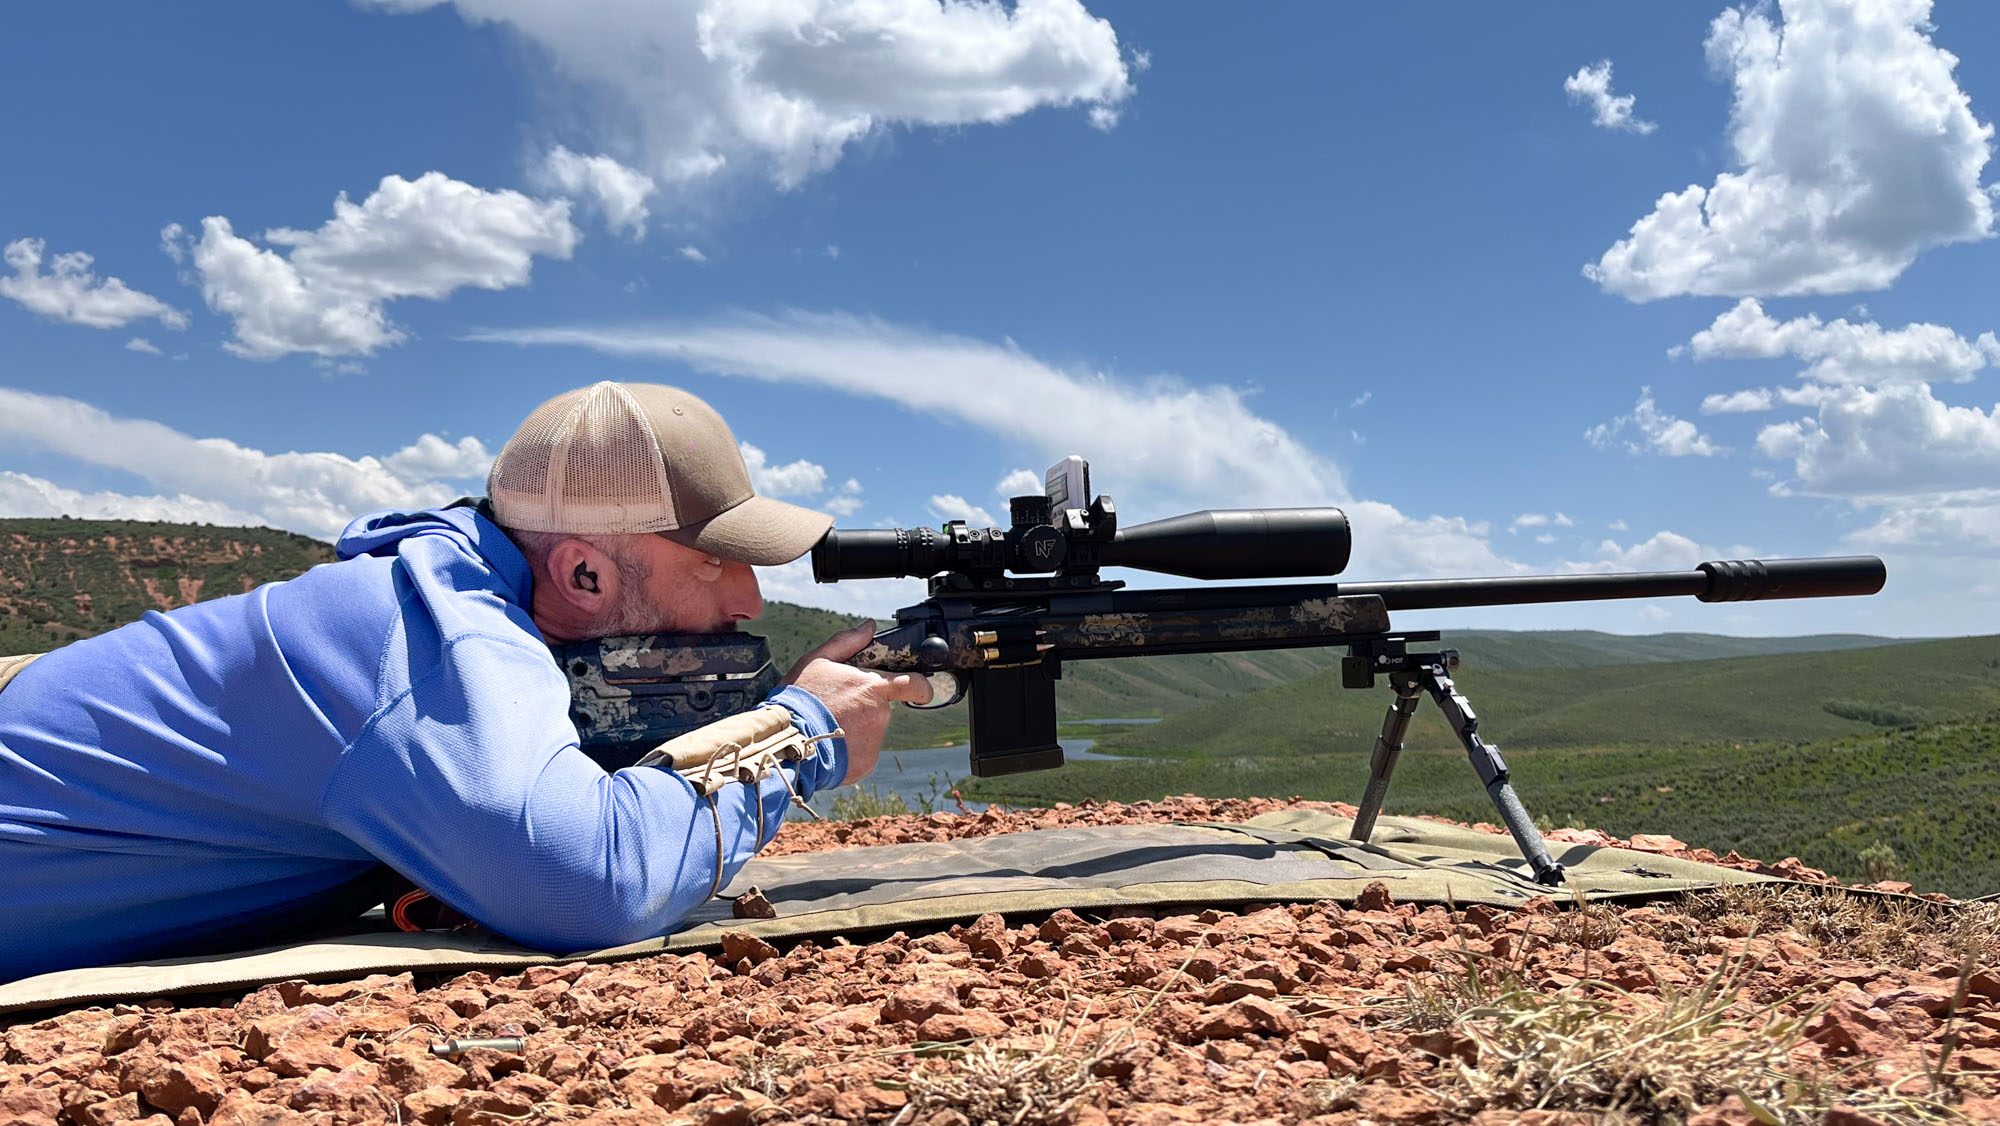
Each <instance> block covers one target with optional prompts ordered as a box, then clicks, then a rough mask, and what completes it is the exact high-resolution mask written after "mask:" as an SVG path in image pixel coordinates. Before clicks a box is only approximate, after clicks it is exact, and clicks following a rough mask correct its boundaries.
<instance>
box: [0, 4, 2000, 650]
mask: <svg viewBox="0 0 2000 1126" xmlns="http://www.w3.org/2000/svg"><path fill="white" fill-rule="evenodd" d="M627 7H628V6H627V5H623V4H619V3H615V2H612V0H604V2H601V3H581V4H573V5H567V6H564V8H563V9H562V12H563V13H564V14H560V15H559V14H557V9H556V8H555V7H554V6H552V5H532V4H527V3H514V2H507V0H455V2H444V3H435V4H432V3H426V2H425V0H383V2H369V3H356V4H345V3H294V4H285V5H270V4H254V3H216V4H206V5H200V6H188V7H174V8H169V7H165V6H159V5H117V6H111V5H97V4H91V3H76V4H69V5H61V6H25V5H9V6H7V7H6V8H5V9H4V11H0V38H4V39H5V41H6V42H8V43H10V44H12V45H14V46H15V48H16V49H15V50H14V51H13V52H11V53H10V54H11V56H12V58H13V62H12V64H11V65H10V66H9V68H7V70H6V72H5V73H4V75H0V96H4V99H5V103H6V104H7V105H9V106H10V107H15V109H14V112H10V113H9V114H7V115H6V116H5V118H4V119H0V143H4V146H5V151H7V152H8V154H9V155H10V157H11V159H10V161H9V165H10V170H11V172H12V174H11V175H9V176H6V177H0V244H5V245H6V247H7V259H6V263H7V265H6V267H5V268H4V269H0V513H4V514H7V515H52V514H55V513H58V512H69V513H73V514H77V515H96V516H145V517H168V518H182V519H206V520H211V521H213V522H259V523H269V524H273V525H276V526H281V527H287V528H291V529H293V530H297V531H301V532H305V533H307V534H313V535H319V536H322V537H330V536H331V535H332V534H334V532H336V531H337V530H338V528H339V526H340V525H341V524H342V523H343V522H344V521H345V519H346V518H347V517H348V516H351V515H354V514H358V513H359V512H362V511H367V510H370V509H373V508H380V507H387V506H396V505H420V504H426V503H434V502H436V501H437V500H440V499H449V498H450V497H452V496H456V495H459V494H461V493H465V492H471V491H476V490H477V488H478V486H479V483H480V480H481V477H482V475H483V471H484V466H485V464H486V462H487V460H488V459H489V458H490V455H491V453H492V452H493V451H495V450H497V449H498V448H499V447H500V445H501V444H502V443H503V442H504V441H505V440H506V438H507V436H508V435H509V434H510V433H511V432H512V430H513V428H514V427H515V425H517V424H518V422H519V421H520V419H521V418H522V417H524V416H525V415H526V414H527V412H528V411H529V410H530V409H532V408H533V406H534V405H535V404H536V403H538V402H540V401H541V400H543V399H545V398H547V397H548V396H550V395H552V394H555V393H557V392H559V391H562V390H566V389H568V388H571V387H574V386H578V385H581V384H585V383H588V382H591V381H594V380H597V379H602V378H610V379H624V380H642V381H654V382H666V383H673V384H677V385H681V386H685V387H688V388H689V389H691V390H694V391H695V392H696V393H698V394H700V395H702V396H703V397H704V398H706V399H708V400H709V401H710V402H711V403H713V404H714V405H715V406H716V407H717V408H718V409H719V410H721V411H722V413H723V414H724V416H725V417H726V418H727V419H728V420H729V421H730V423H731V425H732V426H733V427H734V429H735V431H736V434H737V437H738V438H739V439H740V440H742V441H743V442H745V443H747V444H748V445H750V446H752V447H754V450H755V452H754V453H753V454H752V455H751V456H752V458H753V462H755V463H756V472H757V475H758V477H759V479H760V481H761V482H762V483H763V486H764V487H765V488H766V489H767V490H768V491H773V492H778V493H781V494H783V495H786V496H787V497H788V499H792V500H794V501H796V502H798V503H802V504H808V505H814V506H818V507H824V508H827V509H828V510H829V511H833V512H835V513H836V514H837V515H838V518H839V519H840V521H841V522H842V523H843V524H844V525H855V526H872V525H881V524H885V523H900V524H905V525H907V524H936V523H939V522H941V521H942V520H944V519H946V518H949V517H951V516H955V515H961V514H966V515H976V511H975V510H982V509H983V510H984V511H985V512H986V513H988V514H991V515H1000V514H1004V512H1005V508H1006V504H1005V500H1004V493H1003V490H1002V489H1001V482H1002V481H1003V479H1005V478H1006V477H1008V476H1009V475H1010V474H1011V473H1014V472H1016V471H1019V470H1024V469H1025V470H1031V471H1034V472H1035V473H1037V474H1039V472H1040V470H1041V469H1042V468H1044V467H1045V466H1046V465H1047V464H1048V463H1049V462H1050V461H1052V460H1054V459H1055V458H1057V457H1060V456H1062V455H1063V454H1067V453H1080V454H1083V455H1084V456H1086V457H1089V458H1090V459H1091V460H1092V462H1093V467H1094V470H1095V477H1096V484H1097V485H1098V486H1099V487H1100V488H1101V489H1102V490H1103V491H1106V492H1108V493H1111V494H1112V495H1113V496H1115V497H1117V498H1118V500H1119V502H1120V506H1121V509H1122V510H1123V512H1124V514H1125V516H1126V518H1127V519H1128V520H1139V519H1145V518H1152V517H1158V516H1166V515H1171V514H1173V513H1176V512H1180V511H1185V510H1188V509H1194V508H1202V507H1238V506H1246V505H1271V504H1340V505H1342V506H1344V507H1346V508H1347V509H1348V511H1349V513H1350V516H1351V518H1352V519H1353V522H1354V524H1355V527H1356V534H1357V547H1356V560H1355V563H1354V565H1353V566H1352V567H1351V568H1350V570H1349V574H1350V576H1351V577H1354V578H1357V579H1374V578H1392V577H1405V576H1443V575H1464V574H1505V573H1528V572H1557V571H1568V570H1604V569H1612V570H1625V569H1641V570H1651V569H1670V568H1680V567H1683V566H1687V565H1691V564H1692V563H1693V562H1695V561H1697V560H1699V559H1707V558H1720V557H1736V556H1740V555H1742V554H1760V555H1764V556H1771V557H1779V556H1802V555H1824V554H1849V553H1857V552H1867V553H1874V554H1880V555H1882V556H1883V557H1884V558H1885V559H1887V560H1888V561H1889V564H1890V575H1891V578H1890V586H1889V588H1888V589H1887V590H1886V591H1885V592H1884V593H1883V594H1882V595H1879V596H1876V597H1874V598H1870V599H1843V600H1826V601H1814V602H1806V603H1799V604H1771V605H1751V606H1732V607H1711V606H1703V605H1701V604H1698V603H1694V602H1687V603H1658V604H1637V603H1629V604H1606V605H1597V606H1583V607H1543V608H1534V609H1530V610H1509V611H1481V612H1472V611H1466V612H1454V613H1443V612H1440V613H1439V614H1436V615H1431V616H1429V620H1425V616H1413V617H1412V618H1411V619H1410V620H1409V621H1408V622H1407V623H1405V624H1408V625H1411V626H1418V625H1461V624H1463V625H1471V624H1480V625H1506V626H1516V627H1530V626H1556V627H1565V628H1604V629H1613V630H1619V631H1625V632H1651V631H1656V630H1666V629H1676V630H1707V631H1716V632H1733V633H1799V632H1818V631H1835V630H1841V631H1846V630H1856V631H1866V632H1874V633H1887V634H1897V635H1940V634H1958V633H1991V632H2000V579H1996V578H1995V574H1996V569H1995V562H1996V559H2000V418H1996V414H2000V408H1996V406H1995V399H1996V398H2000V395H1996V394H1995V393H1994V392H1993V390H1992V388H1993V386H1994V379H1995V376H1994V374H1993V372H1992V371H1991V370H1990V369H1992V368H1993V367H1994V366H1995V365H1996V364H2000V343H1996V342H1995V341H1994V338H1993V337H1992V336H1991V335H1990V334H1991V333H1992V332H1993V331H1994V330H1996V328H2000V324H1996V322H1997V321H2000V316H1996V312H2000V310H1996V309H1995V301H1994V295H1995V293H1996V285H1995V282H1996V280H2000V245H1996V243H1995V241H1994V239H1993V238H1992V235H1993V233H1994V223H1993V206H1994V194H1993V193H1992V192H1991V191H1990V190H1989V186H1990V185H1992V184H1993V183H1994V181H1995V180H1996V179H2000V176H1996V174H1995V173H1994V171H1993V169H1992V167H1991V165H1990V164H1989V159H1988V158H1989V154H1990V149H1991V144H1992V130H1991V126H1990V124H1988V123H1989V122H1990V121H1991V120H1992V117H1993V113H1994V109H1993V107H1994V106H1995V105H1996V104H2000V57H1996V51H1995V48H1994V45H1995V44H2000V9H1995V8H1994V7H1993V6H1991V5H1984V4H1977V3H1970V2H1963V0H1960V2H1941V3H1938V4H1936V5H1935V7H1933V6H1932V5H1929V4H1926V3H1922V2H1918V0H1885V2H1882V3H1872V4H1864V5H1858V6H1857V5H1854V4H1848V3H1834V2H1832V0H1812V2H1804V0H1802V2H1799V3H1783V4H1778V5H1775V6H1765V7H1761V8H1760V7H1752V8H1744V9H1738V8H1729V7H1725V6H1723V5H1720V4H1714V5H1698V4H1697V5H1689V4H1682V5H1647V6H1641V5H1601V6H1594V7H1587V8H1586V7H1576V6H1569V7H1563V8H1556V7H1552V6H1523V7H1521V8H1519V9H1507V8H1501V7H1499V6H1476V7H1475V6H1471V5H1466V6H1462V7H1456V8H1452V9H1449V10H1446V9H1428V10H1409V9H1395V8H1384V9H1382V10H1379V11H1378V10H1373V9H1363V8H1358V7H1354V6H1348V5H1315V6H1304V5H1290V6H1284V7H1271V8H1262V7H1252V6H1248V5H1232V6H1229V7H1227V8H1226V9H1225V8H1218V7H1207V6H1195V5H1169V4H1154V3H1136V2H1134V3H1088V4H1078V3H1076V2H1074V0H1037V2H1031V3H1022V4H1018V5H1012V6H1008V7H1004V8H983V9H976V8H968V7H965V6H963V5H960V4H958V3H956V2H955V0H954V2H952V3H950V4H947V5H945V6H940V5H938V4H937V3H935V2H929V3H926V2H923V0H903V2H900V3H885V4H877V5H872V6H856V5H851V4H843V3H836V2H834V0H819V2H816V3H806V4H784V5H780V4H776V3H766V2H763V0H731V2H724V0H679V2H674V3H663V4H658V5H647V6H643V7H644V11H643V12H638V11H636V9H635V10H634V11H630V12H628V11H626V8H627ZM1926 20H1927V22H1926ZM1945 52H1949V56H1951V57H1955V58H1956V60H1957V62H1956V66H1955V68H1954V67H1953V66H1951V65H1950V58H1949V57H1947V56H1946V55H1945V54H1944V53H1945ZM1604 63H1608V64H1609V70H1608V72H1607V71H1606V70H1605V69H1604V68H1603V67H1602V65H1601V64H1604ZM1829 79H1836V80H1829ZM1566 80H1567V81H1566ZM1566 87H1567V88H1566ZM1625 98H1630V99H1632V101H1630V102H1629V103H1627V102H1623V101H1621V100H1620V99H1625ZM343 195H344V197H345V201H346V202H345V204H343V205H340V206H339V207H337V206H336V203H335V200H336V197H339V196H343ZM1663 200H1665V201H1666V202H1664V203H1663ZM1704 208H1705V210H1704ZM78 254H83V255H88V256H90V260H89V262H88V263H87V264H86V263H84V262H83V261H82V260H81V259H79V258H76V257H73V256H74V255H78ZM61 256H72V257H67V258H64V257H61ZM1586 266H1590V267H1592V272H1593V274H1594V276H1586V271H1585V267H1586ZM112 278H116V279H118V284H117V285H115V286H114V285H113V284H112V283H111V282H110V280H109V279H112ZM1753 408H1754V409H1753ZM758 458H761V462H759V461H757V459H758ZM1127 577H1132V578H1138V576H1127ZM766 588H767V593H769V594H770V595H772V596H773V597H782V598H788V599H791V600H794V601H806V602H812V603H816V604H822V605H828V606H832V607H836V608H841V609H858V610H870V611H875V612H884V611H886V610H888V609H890V608H891V607H893V606H894V605H896V604H898V603H900V602H902V601H905V600H906V599H907V598H908V597H909V596H910V595H911V593H912V588H911V586H910V585H909V584H900V585H899V584H886V583H885V584H842V585H841V586H839V587H815V586H814V585H813V584H812V583H811V582H810V581H809V579H807V578H806V577H805V576H803V575H802V574H801V573H800V571H799V570H798V569H797V568H794V569H791V570H788V571H777V572H772V573H770V574H769V575H768V577H767V583H766Z"/></svg>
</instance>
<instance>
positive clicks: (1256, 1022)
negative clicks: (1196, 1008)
mask: <svg viewBox="0 0 2000 1126" xmlns="http://www.w3.org/2000/svg"><path fill="white" fill-rule="evenodd" d="M1298 1027H1299V1018H1298V1016H1297V1015H1296V1014H1294V1013H1293V1012H1292V1010H1290V1009H1288V1008H1286V1007H1285V1006H1283V1005H1280V1004H1278V1003H1277V1002H1275V1001H1270V1000H1267V999H1265V998H1262V997H1244V998H1242V999H1241V1000H1238V1001H1236V1002H1234V1003H1232V1004H1230V1005H1228V1006H1226V1007H1224V1008H1221V1009H1213V1010H1210V1012H1209V1013H1208V1015H1207V1016H1206V1017H1205V1018H1204V1019H1201V1020H1198V1021H1197V1022H1196V1023H1195V1026H1194V1029H1193V1033H1194V1035H1195V1036H1197V1037H1199V1038H1201V1039H1203V1040H1240V1039H1242V1038H1243V1037H1245V1036H1248V1035H1250V1034H1251V1033H1256V1032H1261V1033H1266V1034H1269V1035H1276V1036H1287V1035H1290V1034H1291V1033H1293V1032H1296V1031H1298Z"/></svg>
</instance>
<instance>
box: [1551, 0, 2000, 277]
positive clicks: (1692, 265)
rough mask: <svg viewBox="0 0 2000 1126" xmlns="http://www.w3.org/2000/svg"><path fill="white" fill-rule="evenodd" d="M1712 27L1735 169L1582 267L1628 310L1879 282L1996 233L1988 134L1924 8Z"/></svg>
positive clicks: (1758, 15) (1801, 3)
mask: <svg viewBox="0 0 2000 1126" xmlns="http://www.w3.org/2000/svg"><path fill="white" fill-rule="evenodd" d="M1778 8H1779V12H1780V13H1781V14H1782V20H1781V21H1780V22H1773V20H1772V18H1771V15H1770V13H1769V9H1768V7H1767V6H1763V5H1759V6H1756V7H1745V8H1731V9H1729V10H1727V11H1725V12H1723V13H1722V14H1721V15H1719V16H1717V17H1716V18H1715V20H1714V22H1713V23H1712V24H1711V25H1710V27H1709V34H1708V39H1707V42H1706V49H1707V54H1708V59H1709V63H1710V65H1711V66H1712V67H1713V68H1714V69H1715V70H1716V71H1717V72H1719V73H1720V74H1722V75H1724V76H1726V77H1728V78H1729V79H1730V81H1731V82H1732V83H1733V84H1734V87H1735V100H1734V104H1733V106H1732V108H1731V110H1730V122H1729V136H1730V143H1731V147H1732V149H1733V151H1734V154H1735V160H1736V165H1737V168H1738V170H1737V171H1731V172H1723V173H1721V174H1720V175H1718V176H1717V177H1716V178H1715V182H1714V183H1713V184H1711V185H1709V186H1707V187H1703V186H1702V185H1700V184H1690V185H1689V186H1688V187H1686V188H1685V189H1683V190H1681V191H1678V192H1668V193H1666V194H1665V195H1662V196H1661V197H1660V199H1659V201H1658V203H1657V204H1656V205H1655V207H1654V210H1653V211H1652V213H1651V214H1649V215H1646V216H1645V217H1644V218H1641V219H1640V220H1639V221H1638V222H1637V223H1635V224H1633V226H1632V229H1631V231H1630V237H1628V238H1626V239H1624V240H1622V241H1620V242H1618V243H1616V244H1615V245H1613V246H1612V247H1611V248H1610V249H1609V250H1607V251H1605V252H1604V254H1603V256H1602V257H1601V258H1599V259H1598V261H1597V262H1595V263H1593V264H1591V265H1588V266H1585V267H1584V273H1585V275H1586V276H1587V277H1589V278H1591V279H1592V280H1593V281H1596V282H1597V283H1598V284H1599V285H1601V286H1602V287H1603V288H1604V289H1605V290H1607V291H1609V292H1612V293H1616V294H1619V295H1621V296H1623V297H1626V298H1628V299H1630V300H1633V301H1650V300H1653V299H1655V298H1661V297H1672V296H1679V295H1688V294H1696V295H1708V296H1715V295H1730V296H1741V295H1745V294H1763V295H1784V294H1804V293H1846V292H1852V291H1855V290H1868V289H1881V288H1884V287H1886V286H1888V285H1889V283H1890V282H1892V281H1894V280H1895V279H1896V277H1897V276H1898V275H1899V274H1901V273H1902V272H1903V270H1904V269H1905V268H1906V267H1908V266H1909V264H1910V263H1911V262H1912V261H1913V260H1915V258H1916V256H1917V255H1918V254H1919V253H1921V252H1922V251H1924V250H1926V249H1929V248H1931V247H1935V246H1942V245H1945V244H1947V243H1954V242H1964V241H1968V240H1974V239H1983V238H1987V237H1989V236H1990V235H1991V234H1992V233H1993V200H1992V197H1991V196H1990V194H1989V193H1988V191H1987V190H1986V189H1985V188H1984V187H1983V186H1982V185H1981V184H1980V174H1981V170H1982V169H1983V168H1984V167H1985V166H1986V162H1987V159H1988V157H1989V156H1990V154H1991V148H1992V136H1993V127H1992V126H1991V125H1990V124H1986V123H1982V122H1980V121H1979V120H1978V119H1976V118H1975V117H1974V116H1973V111H1972V105H1971V101H1970V99H1969V98H1967V96H1966V94H1965V92H1964V91H1963V90H1961V89H1959V87H1958V83H1957V81H1956V80H1955V79H1954V78H1953V77H1952V70H1953V68H1954V67H1955V66H1956V65H1957V62H1958V60H1957V58H1956V57H1954V56H1953V55H1952V54H1951V53H1950V52H1948V51H1946V50H1944V49H1943V48H1942V47H1939V46H1938V45H1936V44H1935V43H1933V42H1932V41H1931V39H1930V34H1929V32H1930V30H1931V24H1930V22H1929V19H1930V11H1931V3H1930V0H1868V2H1861V0H1781V2H1780V4H1779V5H1778Z"/></svg>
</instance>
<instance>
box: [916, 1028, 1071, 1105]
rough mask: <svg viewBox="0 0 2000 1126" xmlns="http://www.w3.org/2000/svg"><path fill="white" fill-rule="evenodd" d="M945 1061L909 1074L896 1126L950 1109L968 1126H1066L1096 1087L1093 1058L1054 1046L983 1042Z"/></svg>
mask: <svg viewBox="0 0 2000 1126" xmlns="http://www.w3.org/2000/svg"><path fill="white" fill-rule="evenodd" d="M942 1059H943V1064H944V1065H943V1066H942V1067H935V1068H923V1069H918V1070H914V1071H912V1072H910V1076H909V1079H908V1080H907V1085H906V1086H905V1087H904V1091H905V1092H906V1093H907V1094H908V1096H909V1102H908V1103H906V1104H904V1106H903V1109H902V1110H901V1111H899V1112H897V1114H896V1117H895V1119H894V1120H893V1126H901V1124H902V1123H904V1122H908V1121H921V1120H923V1119H927V1118H929V1117H930V1116H932V1115H933V1114H936V1113H937V1112H939V1111H946V1110H949V1111H956V1112H957V1113H958V1114H959V1115H960V1116H962V1119H963V1121H964V1122H966V1123H968V1124H969V1126H1062V1124H1064V1123H1067V1122H1070V1121H1071V1120H1073V1119H1074V1118H1075V1117H1076V1112H1077V1110H1078V1109H1079V1108H1080V1107H1082V1105H1083V1102H1084V1100H1085V1099H1086V1098H1088V1097H1089V1096H1090V1095H1091V1093H1092V1092H1093V1091H1095V1090H1096V1088H1097V1084H1098V1080H1097V1077H1096V1076H1094V1075H1092V1074H1091V1070H1090V1069H1091V1067H1092V1065H1094V1064H1095V1063H1096V1062H1097V1057H1096V1055H1095V1054H1092V1055H1088V1056H1083V1055H1078V1054H1076V1053H1074V1052H1072V1051H1066V1050H1064V1049H1063V1048H1061V1047H1059V1046H1058V1045H1057V1044H1055V1043H1054V1042H1050V1043H1049V1044H1047V1045H1045V1046H1043V1047H1041V1048H1038V1049H1036V1050H1034V1051H1026V1052H1024V1051H1014V1050H1009V1049H1006V1048H1001V1047H996V1046H995V1045H993V1044H991V1043H988V1042H984V1041H982V1042H981V1043H979V1044H976V1045H974V1046H972V1047H970V1048H965V1049H958V1050H955V1051H953V1052H951V1053H950V1054H948V1055H944V1056H943V1057H942Z"/></svg>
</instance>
